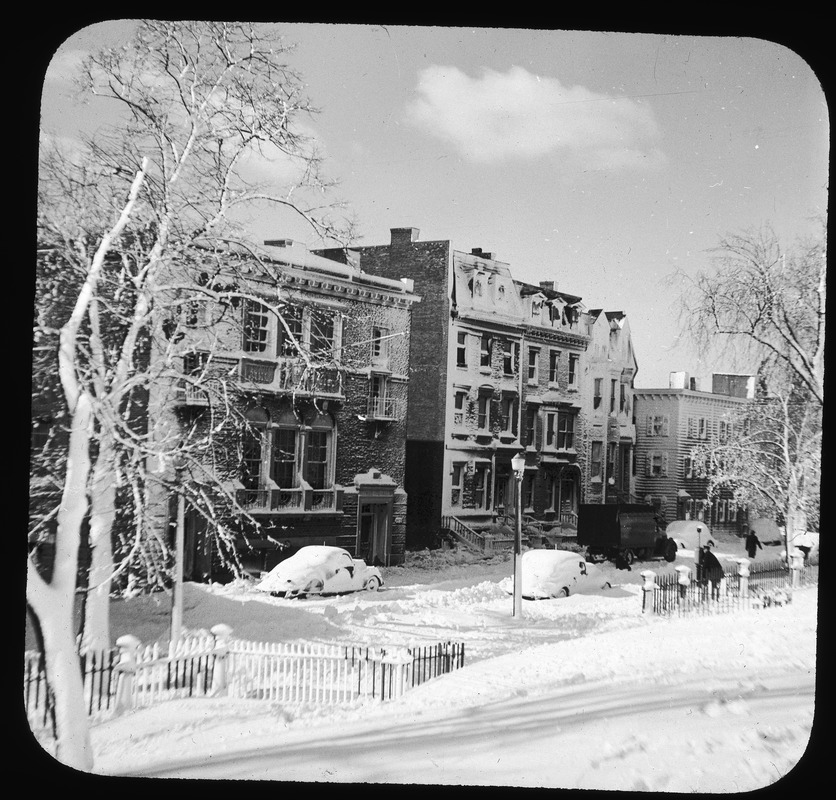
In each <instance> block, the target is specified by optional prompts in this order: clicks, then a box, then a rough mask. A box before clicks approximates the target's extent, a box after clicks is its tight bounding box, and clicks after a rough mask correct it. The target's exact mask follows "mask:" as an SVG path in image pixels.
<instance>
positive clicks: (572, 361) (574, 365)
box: [569, 353, 578, 389]
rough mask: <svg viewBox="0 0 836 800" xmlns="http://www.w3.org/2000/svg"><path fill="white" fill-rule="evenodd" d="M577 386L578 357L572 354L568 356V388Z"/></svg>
mask: <svg viewBox="0 0 836 800" xmlns="http://www.w3.org/2000/svg"><path fill="white" fill-rule="evenodd" d="M577 386H578V356H577V355H575V354H574V353H570V354H569V388H570V389H571V388H577Z"/></svg>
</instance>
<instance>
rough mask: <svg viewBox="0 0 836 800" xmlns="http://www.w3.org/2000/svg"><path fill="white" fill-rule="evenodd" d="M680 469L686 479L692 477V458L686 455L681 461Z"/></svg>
mask: <svg viewBox="0 0 836 800" xmlns="http://www.w3.org/2000/svg"><path fill="white" fill-rule="evenodd" d="M682 469H683V472H684V473H685V477H686V478H693V477H694V456H693V455H691V454H690V453H688V454H687V455H686V456H685V457H684V458H683V460H682Z"/></svg>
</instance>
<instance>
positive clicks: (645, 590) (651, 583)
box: [639, 569, 656, 614]
mask: <svg viewBox="0 0 836 800" xmlns="http://www.w3.org/2000/svg"><path fill="white" fill-rule="evenodd" d="M639 574H640V575H641V576H642V578H643V579H644V584H643V585H642V614H644V612H645V611H647V604H648V602H650V610H651V611H653V598H652V597H651V596H650V595H651V593H652V592H655V591H656V573H655V572H654V571H653V570H652V569H646V570H643V571H642V572H640V573H639Z"/></svg>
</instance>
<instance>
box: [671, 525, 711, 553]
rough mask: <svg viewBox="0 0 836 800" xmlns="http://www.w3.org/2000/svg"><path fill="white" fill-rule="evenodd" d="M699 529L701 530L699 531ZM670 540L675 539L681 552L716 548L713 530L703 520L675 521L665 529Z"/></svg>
mask: <svg viewBox="0 0 836 800" xmlns="http://www.w3.org/2000/svg"><path fill="white" fill-rule="evenodd" d="M697 528H699V529H700V530H697ZM665 533H666V534H667V536H668V539H673V540H674V541H675V542H676V546H677V547H678V548H679V549H680V550H694V551H696V550H699V549H700V548H701V547H702V546H703V545H706V544H710V545H711V546H712V547H714V544H715V542H714V537H713V536H712V535H711V528H709V527H708V525H706V524H705V523H704V522H702V521H701V520H696V519H675V520H674V521H673V522H669V523H668V527H667V528H665Z"/></svg>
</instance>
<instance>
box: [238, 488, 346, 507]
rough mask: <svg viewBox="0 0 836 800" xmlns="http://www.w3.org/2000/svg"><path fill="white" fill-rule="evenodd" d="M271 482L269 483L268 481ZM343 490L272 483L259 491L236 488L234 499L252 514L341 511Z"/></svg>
mask: <svg viewBox="0 0 836 800" xmlns="http://www.w3.org/2000/svg"><path fill="white" fill-rule="evenodd" d="M271 483H272V482H271ZM342 498H343V487H342V486H338V485H335V486H333V487H331V488H330V489H312V488H311V487H310V486H301V487H298V488H290V489H285V488H281V487H279V486H276V485H275V484H272V486H268V487H263V488H259V489H238V490H236V492H235V500H236V502H237V503H238V505H240V506H241V508H243V509H245V510H246V511H249V512H250V513H253V514H280V513H291V514H292V513H296V514H299V513H307V512H310V511H332V512H339V511H342Z"/></svg>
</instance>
